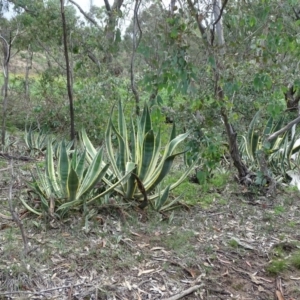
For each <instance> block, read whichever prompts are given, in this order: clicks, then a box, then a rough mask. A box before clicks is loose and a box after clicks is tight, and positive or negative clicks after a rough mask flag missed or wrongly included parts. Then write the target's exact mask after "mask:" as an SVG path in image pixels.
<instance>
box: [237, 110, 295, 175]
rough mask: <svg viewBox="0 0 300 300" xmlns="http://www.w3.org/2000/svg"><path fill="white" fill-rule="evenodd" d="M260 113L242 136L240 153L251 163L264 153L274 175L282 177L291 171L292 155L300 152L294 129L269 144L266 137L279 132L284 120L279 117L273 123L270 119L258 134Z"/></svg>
mask: <svg viewBox="0 0 300 300" xmlns="http://www.w3.org/2000/svg"><path fill="white" fill-rule="evenodd" d="M259 117H260V111H258V112H257V113H256V114H255V116H254V118H253V119H252V121H251V123H250V125H249V130H248V132H247V135H246V136H243V141H244V143H242V145H241V149H240V151H241V152H242V153H243V154H244V157H245V159H246V160H250V162H251V163H255V162H256V161H257V154H258V152H259V151H264V152H265V153H266V154H267V157H268V163H269V165H270V167H271V169H272V170H273V173H275V174H281V175H284V176H285V174H286V173H287V171H288V170H291V169H293V166H292V160H291V158H292V155H293V154H295V153H297V152H298V151H299V150H300V145H298V144H297V143H296V141H297V139H296V134H295V127H293V128H292V130H291V132H285V133H284V134H283V135H282V136H279V137H277V138H276V139H274V140H273V141H271V142H267V137H268V136H269V135H270V134H272V133H274V132H276V131H278V130H280V129H281V128H282V126H283V122H284V118H283V117H281V118H280V119H279V121H277V122H275V121H274V119H273V118H272V117H270V118H269V119H268V121H267V123H266V125H265V126H264V128H263V130H262V131H261V132H262V133H261V134H259V131H260V130H259V129H258V128H257V126H256V125H257V123H258V119H259Z"/></svg>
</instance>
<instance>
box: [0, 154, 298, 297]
mask: <svg viewBox="0 0 300 300" xmlns="http://www.w3.org/2000/svg"><path fill="white" fill-rule="evenodd" d="M0 163H1V164H0V188H1V195H0V197H1V198H0V213H1V215H0V299H124V300H126V299H128V300H131V299H137V300H140V299H164V300H168V299H172V300H174V299H208V300H212V299H239V300H246V299H249V300H250V299H251V300H253V299H257V300H258V299H260V300H269V299H277V300H283V299H285V300H292V299H294V300H296V299H300V270H299V269H297V268H296V267H295V266H293V265H288V268H286V269H285V270H283V271H282V272H280V273H279V274H276V275H274V274H272V273H270V272H268V271H267V267H268V266H269V264H270V262H271V261H272V260H274V259H276V253H275V252H274V249H275V248H276V247H277V246H281V248H282V249H284V250H285V252H284V253H285V254H284V255H285V256H286V257H288V256H290V255H292V253H294V252H295V251H297V249H298V247H299V244H300V243H299V241H300V230H299V224H300V210H299V206H300V195H299V192H297V191H283V190H278V193H277V196H276V198H275V199H270V198H265V197H264V196H261V195H259V194H257V193H255V192H254V191H249V190H246V189H245V188H243V187H240V186H238V185H237V184H236V183H234V182H231V183H228V185H227V186H226V187H225V188H224V190H222V191H218V192H219V195H220V197H216V199H215V200H214V202H213V203H212V204H211V205H210V206H209V207H206V208H203V205H202V203H201V199H202V197H203V195H199V201H198V202H199V205H196V206H193V207H189V208H187V207H185V206H182V207H181V208H179V209H177V210H175V211H174V212H173V213H168V217H169V218H167V219H165V216H161V215H160V214H157V213H154V212H151V211H146V212H141V211H138V210H134V209H133V210H132V211H129V210H126V211H122V210H120V209H117V210H116V209H112V208H101V207H100V208H97V207H92V208H91V210H90V211H89V213H88V215H86V216H85V217H83V213H82V212H80V211H75V212H74V213H73V214H72V215H71V216H69V217H68V218H67V219H65V220H64V221H55V222H54V221H51V220H45V219H42V218H37V217H36V216H34V215H32V214H29V213H28V212H26V211H25V210H24V208H23V207H22V206H21V205H20V203H19V201H18V199H19V197H21V196H23V197H26V186H25V185H24V181H23V180H22V176H23V175H24V172H25V173H26V171H22V170H24V164H28V162H25V163H24V162H23V163H22V164H19V165H15V174H16V175H15V179H14V182H13V195H14V196H13V199H14V205H15V207H16V210H17V212H18V214H19V216H20V217H21V219H22V222H23V224H24V228H25V232H26V235H27V237H28V239H29V242H30V249H31V250H30V253H29V254H28V255H27V256H25V255H24V253H23V242H22V238H21V233H20V230H19V228H18V226H17V225H16V224H15V223H14V222H13V221H12V220H11V219H10V217H9V216H10V213H9V209H8V200H7V198H8V190H9V184H10V180H11V179H10V175H9V171H7V170H4V169H5V166H6V163H7V160H6V159H4V158H1V157H0ZM17 170H18V171H17ZM22 174H23V175H22ZM214 192H215V191H214ZM5 216H7V217H5Z"/></svg>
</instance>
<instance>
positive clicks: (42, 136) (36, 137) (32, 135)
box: [24, 126, 49, 152]
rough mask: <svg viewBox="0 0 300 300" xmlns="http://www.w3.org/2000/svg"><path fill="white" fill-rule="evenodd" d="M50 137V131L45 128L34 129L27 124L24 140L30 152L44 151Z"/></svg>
mask: <svg viewBox="0 0 300 300" xmlns="http://www.w3.org/2000/svg"><path fill="white" fill-rule="evenodd" d="M48 138H49V135H48V133H47V132H46V131H45V130H43V129H42V130H34V129H32V127H31V126H30V127H29V128H28V127H27V126H26V127H25V135H24V140H25V144H26V146H27V148H28V149H29V150H30V152H34V151H38V152H42V151H44V150H46V146H47V140H48Z"/></svg>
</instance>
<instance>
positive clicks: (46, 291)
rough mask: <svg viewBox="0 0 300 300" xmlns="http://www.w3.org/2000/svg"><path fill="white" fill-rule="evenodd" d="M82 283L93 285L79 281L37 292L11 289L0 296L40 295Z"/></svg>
mask: <svg viewBox="0 0 300 300" xmlns="http://www.w3.org/2000/svg"><path fill="white" fill-rule="evenodd" d="M80 285H84V286H85V287H88V286H92V285H91V284H87V285H86V284H85V283H77V284H72V285H63V286H57V287H54V288H50V289H46V290H41V291H36V292H28V291H11V292H5V293H0V296H8V295H13V294H25V295H40V294H44V293H48V292H52V291H55V290H60V289H68V288H72V287H73V288H74V287H77V286H80Z"/></svg>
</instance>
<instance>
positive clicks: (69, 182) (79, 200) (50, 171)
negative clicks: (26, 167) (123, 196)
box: [21, 141, 129, 216]
mask: <svg viewBox="0 0 300 300" xmlns="http://www.w3.org/2000/svg"><path fill="white" fill-rule="evenodd" d="M58 152H59V157H58V163H57V167H55V165H54V160H53V146H52V143H51V142H50V141H49V142H48V146H47V153H46V161H45V170H44V171H42V170H41V169H40V168H39V167H37V169H36V175H34V174H32V178H33V181H31V182H28V185H29V186H30V187H31V191H30V192H31V193H33V194H34V195H36V196H38V197H39V199H40V200H41V207H40V209H39V210H37V209H36V208H34V207H31V206H30V204H28V203H27V202H26V201H25V199H23V198H22V199H21V200H22V203H23V204H24V206H25V207H26V208H27V209H28V210H30V211H31V212H33V213H35V214H37V215H41V214H42V213H43V212H46V213H48V214H50V215H52V216H53V215H54V214H56V213H60V214H61V215H63V214H64V213H65V212H66V211H67V210H68V209H70V208H74V207H78V206H80V205H82V204H89V203H91V202H93V201H95V200H96V199H99V198H100V197H102V196H104V195H105V194H107V193H109V192H111V191H112V190H113V189H114V188H115V187H116V186H117V185H120V183H121V181H122V180H124V179H126V177H127V176H128V175H129V173H126V174H124V175H123V176H122V177H121V178H120V180H119V181H117V182H115V183H114V184H110V187H109V188H108V189H106V190H105V191H104V192H102V193H100V194H96V195H95V194H94V193H93V192H92V190H93V188H94V187H95V185H96V184H97V183H98V182H99V181H100V180H101V178H102V177H103V176H104V175H105V174H106V172H107V170H108V167H109V165H108V164H104V163H103V161H102V157H103V151H102V149H101V150H99V151H98V152H97V153H96V155H95V156H94V157H93V159H92V161H91V163H90V164H89V166H88V167H86V166H85V163H86V151H84V152H83V153H78V152H77V151H75V152H74V153H73V154H72V158H71V157H70V156H69V155H68V153H67V147H66V145H65V142H62V143H61V145H60V147H59V151H58ZM31 193H29V194H31Z"/></svg>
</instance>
